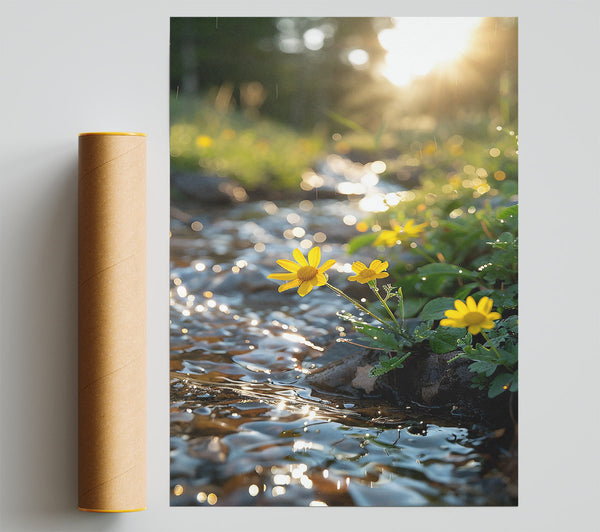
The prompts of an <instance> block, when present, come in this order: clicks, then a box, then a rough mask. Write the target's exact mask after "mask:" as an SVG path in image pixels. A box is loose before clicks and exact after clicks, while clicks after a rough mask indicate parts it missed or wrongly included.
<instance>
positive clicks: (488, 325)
mask: <svg viewBox="0 0 600 532" xmlns="http://www.w3.org/2000/svg"><path fill="white" fill-rule="evenodd" d="M495 325H496V324H495V323H494V322H493V321H492V320H485V321H483V322H481V323H480V324H479V326H480V327H481V328H482V329H493V328H494V326H495Z"/></svg>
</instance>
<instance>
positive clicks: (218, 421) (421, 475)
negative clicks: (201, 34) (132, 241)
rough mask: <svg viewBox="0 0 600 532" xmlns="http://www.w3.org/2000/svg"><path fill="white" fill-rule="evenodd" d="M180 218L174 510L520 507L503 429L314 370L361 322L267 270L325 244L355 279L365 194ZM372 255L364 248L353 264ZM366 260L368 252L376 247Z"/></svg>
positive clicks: (337, 280) (174, 285)
mask: <svg viewBox="0 0 600 532" xmlns="http://www.w3.org/2000/svg"><path fill="white" fill-rule="evenodd" d="M176 212H177V216H175V217H173V218H172V221H171V233H172V234H171V281H170V282H171V313H170V319H171V355H170V356H171V504H172V505H174V506H183V505H207V506H209V505H217V506H218V505H256V506H275V505H293V506H324V505H327V506H335V505H354V506H438V505H443V506H446V505H451V506H455V505H456V506H463V505H513V504H515V503H516V498H515V497H514V496H512V495H511V493H510V490H509V489H507V485H506V483H505V482H504V480H503V477H502V475H500V474H498V472H497V470H496V467H495V460H497V457H498V453H499V454H500V455H501V454H502V449H497V448H496V447H495V444H494V436H493V434H490V433H488V432H487V431H486V430H485V429H484V428H482V427H474V426H472V424H470V423H466V422H464V421H463V420H461V418H459V417H453V416H449V415H447V414H444V415H442V414H441V413H440V414H439V415H438V414H436V411H435V410H432V409H425V408H420V407H419V405H416V404H405V405H398V404H388V403H386V402H385V401H384V400H383V399H379V398H377V397H375V398H357V397H350V396H344V395H332V394H329V395H328V394H325V393H322V392H318V391H317V390H314V389H312V388H311V386H310V385H309V384H308V383H307V381H306V379H305V378H306V375H307V374H308V373H310V371H311V370H312V369H315V368H318V367H319V366H320V365H321V363H320V362H319V358H320V357H321V356H322V355H323V352H324V350H325V349H326V347H327V346H328V345H330V344H331V343H332V342H335V340H336V338H337V337H338V336H339V334H340V333H341V334H342V335H343V334H345V333H346V332H347V330H348V327H349V326H348V325H347V324H345V323H343V322H341V321H340V320H339V319H338V318H337V317H336V312H337V311H338V310H340V309H345V310H349V311H350V310H353V309H352V308H350V306H349V304H348V303H347V302H346V301H345V300H343V299H341V298H339V297H338V296H336V295H335V294H334V293H333V292H331V291H329V290H328V289H327V288H326V287H320V288H317V289H315V290H313V292H311V293H310V294H309V295H308V296H306V297H304V298H301V297H300V296H298V295H297V294H296V292H295V290H289V291H287V292H284V293H278V292H277V286H278V283H277V282H274V281H271V280H268V279H267V278H266V277H267V275H268V274H269V273H273V272H275V271H280V269H279V267H278V266H277V265H276V260H277V259H280V258H289V257H291V252H292V250H293V249H294V248H296V247H300V248H301V249H302V248H304V251H305V252H306V251H307V249H306V248H308V247H310V246H312V245H314V244H315V243H316V244H317V245H319V246H320V247H321V250H322V254H323V261H324V260H326V259H329V258H333V259H336V261H337V263H336V265H335V266H334V267H333V268H332V269H331V270H329V272H328V273H329V274H330V278H331V279H332V282H334V284H337V285H338V286H341V287H343V286H344V283H345V279H346V278H347V277H348V275H349V274H350V273H351V269H350V263H351V259H350V258H349V257H348V256H347V255H346V253H345V251H344V249H343V247H342V245H343V243H345V242H347V241H348V239H349V238H351V237H352V236H354V235H355V234H356V233H355V229H354V227H353V226H354V224H355V223H356V221H357V220H358V219H360V217H361V213H360V211H359V208H358V203H357V202H352V201H344V202H340V201H336V200H314V201H308V200H303V201H287V202H277V203H273V202H270V201H261V202H250V203H243V204H239V205H236V206H232V207H223V208H216V207H214V208H209V209H207V208H203V209H201V210H196V212H194V210H193V209H190V208H189V206H187V207H186V206H179V208H178V210H177V211H176ZM356 259H359V260H360V257H359V256H355V257H353V258H352V260H356ZM365 259H366V257H365Z"/></svg>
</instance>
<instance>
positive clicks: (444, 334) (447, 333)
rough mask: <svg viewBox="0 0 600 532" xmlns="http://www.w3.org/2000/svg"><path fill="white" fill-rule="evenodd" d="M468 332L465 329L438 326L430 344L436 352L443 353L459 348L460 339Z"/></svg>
mask: <svg viewBox="0 0 600 532" xmlns="http://www.w3.org/2000/svg"><path fill="white" fill-rule="evenodd" d="M465 334H466V331H465V329H462V328H461V329H455V328H451V327H438V328H437V329H436V330H435V335H434V336H432V337H431V338H430V339H429V346H430V347H431V349H432V351H433V352H434V353H438V354H443V353H449V352H450V351H454V350H455V349H457V348H458V341H459V340H460V339H461V338H463V337H464V336H465Z"/></svg>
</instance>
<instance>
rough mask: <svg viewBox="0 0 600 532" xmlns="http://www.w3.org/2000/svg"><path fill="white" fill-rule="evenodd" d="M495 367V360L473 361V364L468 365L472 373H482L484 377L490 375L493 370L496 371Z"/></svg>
mask: <svg viewBox="0 0 600 532" xmlns="http://www.w3.org/2000/svg"><path fill="white" fill-rule="evenodd" d="M497 367H498V364H496V363H495V362H490V361H487V360H482V361H477V362H473V364H471V365H470V366H469V371H472V372H473V373H480V374H482V375H485V376H486V377H491V376H492V374H493V373H494V371H496V368H497Z"/></svg>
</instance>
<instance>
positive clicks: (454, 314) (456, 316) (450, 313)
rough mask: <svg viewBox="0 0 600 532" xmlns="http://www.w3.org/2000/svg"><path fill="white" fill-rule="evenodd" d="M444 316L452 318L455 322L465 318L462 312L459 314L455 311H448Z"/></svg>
mask: <svg viewBox="0 0 600 532" xmlns="http://www.w3.org/2000/svg"><path fill="white" fill-rule="evenodd" d="M444 315H445V316H448V318H452V319H455V320H460V319H461V318H462V317H463V314H462V312H459V311H458V310H454V309H450V310H447V311H446V312H444Z"/></svg>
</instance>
